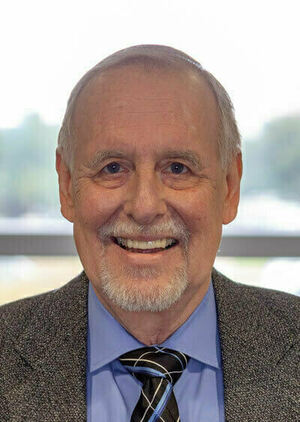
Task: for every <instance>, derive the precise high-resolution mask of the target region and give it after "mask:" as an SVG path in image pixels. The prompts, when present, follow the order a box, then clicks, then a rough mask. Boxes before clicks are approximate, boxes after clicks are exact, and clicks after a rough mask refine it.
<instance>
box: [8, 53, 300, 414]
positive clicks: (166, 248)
mask: <svg viewBox="0 0 300 422" xmlns="http://www.w3.org/2000/svg"><path fill="white" fill-rule="evenodd" d="M56 168H57V172H58V176H59V191H60V201H61V212H62V214H63V215H64V217H65V218H67V219H68V220H69V221H71V222H72V223H73V225H74V238H75V243H76V247H77V250H78V254H79V256H80V259H81V262H82V265H83V268H84V272H83V273H82V274H81V275H80V276H78V277H77V278H75V279H74V280H72V281H71V282H69V283H68V284H66V285H65V286H64V287H62V288H61V289H58V290H55V291H53V292H49V293H47V294H44V295H40V296H37V297H33V298H29V299H25V300H21V301H19V302H16V303H13V304H9V305H6V306H4V307H2V309H1V313H0V316H1V333H2V334H1V337H2V340H1V358H2V361H1V369H0V375H1V385H0V391H1V395H0V419H1V421H14V422H18V421H20V422H21V421H22V422H23V421H30V422H34V421H39V422H40V421H49V422H50V421H51V422H52V421H68V422H71V421H85V420H88V421H89V422H96V421H97V422H100V421H101V422H104V421H107V422H109V421H124V422H125V421H141V422H142V421H144V422H146V421H151V422H152V421H162V422H164V421H165V422H170V421H179V420H181V421H182V422H194V421H205V422H223V421H225V420H226V421H230V422H241V421H243V422H245V421H251V422H253V421H270V422H271V421H275V420H276V421H277V422H280V421H282V422H287V421H291V422H292V421H293V422H294V421H296V420H297V419H298V418H297V416H299V413H298V410H299V408H298V405H297V397H296V385H297V379H296V367H297V360H296V355H297V350H298V349H297V347H296V340H297V333H298V331H297V321H298V317H299V307H298V305H299V303H298V301H297V298H296V297H293V296H290V295H287V294H283V293H278V292H275V291H267V290H263V289H258V288H254V287H248V286H242V285H239V284H235V283H233V282H232V281H230V280H228V279H226V278H225V277H224V276H223V275H221V274H219V273H218V272H217V271H215V270H214V269H213V263H214V260H215V257H216V253H217V250H218V247H219V243H220V239H221V232H222V225H223V224H228V223H230V222H231V221H232V220H233V219H234V218H235V215H236V212H237V207H238V202H239V188H240V179H241V174H242V162H241V153H240V138H239V133H238V130H237V127H236V123H235V119H234V114H233V109H232V105H231V102H230V99H229V97H228V95H227V94H226V91H225V90H224V88H223V87H222V86H221V85H220V83H219V82H218V81H217V80H216V79H215V78H214V77H213V76H212V75H211V74H210V73H208V72H207V71H205V70H204V69H203V68H202V67H201V66H200V64H199V63H197V62H196V61H195V60H193V59H192V58H191V57H189V56H187V55H186V54H184V53H182V52H180V51H178V50H175V49H173V48H169V47H163V46H151V45H150V46H136V47H132V48H128V49H125V50H122V51H120V52H117V53H115V54H113V55H112V56H110V57H108V58H107V59H105V60H103V61H102V62H100V63H99V64H98V65H97V66H95V67H94V68H93V69H91V70H90V71H89V72H88V73H87V74H86V75H85V76H84V77H83V78H82V79H81V80H80V81H79V83H78V84H77V86H76V87H75V88H74V90H73V92H72V94H71V97H70V100H69V103H68V108H67V111H66V115H65V118H64V122H63V125H62V128H61V131H60V135H59V145H58V149H57V161H56Z"/></svg>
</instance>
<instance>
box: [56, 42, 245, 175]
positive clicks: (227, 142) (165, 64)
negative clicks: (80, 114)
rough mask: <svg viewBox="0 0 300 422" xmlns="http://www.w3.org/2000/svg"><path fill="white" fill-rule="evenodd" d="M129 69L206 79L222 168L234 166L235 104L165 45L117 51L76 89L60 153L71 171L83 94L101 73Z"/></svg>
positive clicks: (236, 148) (61, 136)
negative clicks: (162, 70)
mask: <svg viewBox="0 0 300 422" xmlns="http://www.w3.org/2000/svg"><path fill="white" fill-rule="evenodd" d="M127 65H137V66H143V67H144V69H145V70H151V69H153V68H165V69H170V70H174V69H179V70H182V69H183V68H190V69H191V70H193V71H196V73H197V74H198V75H199V76H201V77H203V78H204V80H205V81H206V83H207V84H208V86H209V87H210V89H211V91H212V92H213V94H214V96H215V99H216V102H217V107H218V110H219V122H220V134H219V138H218V147H219V153H220V157H221V164H222V167H223V168H226V167H227V166H228V165H229V164H230V163H231V161H232V159H233V158H234V156H235V155H237V154H238V153H239V152H240V150H241V138H240V134H239V130H238V127H237V124H236V120H235V114H234V108H233V104H232V102H231V100H230V97H229V95H228V93H227V92H226V90H225V88H224V87H223V86H222V85H221V84H220V82H219V81H218V80H217V79H216V78H215V77H214V76H213V75H212V74H211V73H209V72H208V71H207V70H205V69H204V68H203V67H202V66H201V64H200V63H198V62H197V61H196V60H194V59H193V58H192V57H190V56H188V55H187V54H185V53H183V52H182V51H180V50H176V49H174V48H172V47H167V46H163V45H137V46H134V47H129V48H126V49H124V50H120V51H117V52H116V53H114V54H112V55H111V56H108V57H107V58H106V59H104V60H102V61H101V62H99V63H98V64H96V66H94V67H93V68H92V69H90V70H89V71H88V72H87V73H86V74H85V75H84V76H83V77H82V78H81V79H80V80H79V82H78V83H77V84H76V85H75V87H74V88H73V90H72V92H71V95H70V98H69V100H68V105H67V109H66V112H65V116H64V119H63V123H62V126H61V129H60V132H59V135H58V151H59V152H60V154H61V155H62V157H63V160H64V161H65V163H66V164H67V165H68V167H69V168H70V169H72V167H73V153H74V134H73V130H72V126H73V125H72V119H73V115H74V110H75V107H76V104H77V100H78V98H79V96H80V94H81V92H82V91H83V90H84V88H85V87H86V86H87V85H88V84H89V82H90V81H91V80H92V79H94V78H95V77H97V76H98V75H99V74H100V73H101V72H104V71H105V70H109V69H113V68H117V67H121V66H127Z"/></svg>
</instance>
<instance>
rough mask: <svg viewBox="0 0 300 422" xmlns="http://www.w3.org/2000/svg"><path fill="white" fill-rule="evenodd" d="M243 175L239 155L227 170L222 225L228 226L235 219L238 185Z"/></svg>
mask: <svg viewBox="0 0 300 422" xmlns="http://www.w3.org/2000/svg"><path fill="white" fill-rule="evenodd" d="M242 173H243V162H242V154H241V153H239V154H237V155H236V157H235V158H234V159H233V160H232V163H231V164H230V165H229V167H228V169H227V175H226V185H227V195H226V198H225V202H224V210H223V224H229V223H231V221H233V220H234V219H235V217H236V214H237V210H238V205H239V201H240V184H241V178H242Z"/></svg>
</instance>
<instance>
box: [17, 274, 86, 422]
mask: <svg viewBox="0 0 300 422" xmlns="http://www.w3.org/2000/svg"><path fill="white" fill-rule="evenodd" d="M87 291H88V280H87V278H86V276H85V274H84V273H82V274H81V275H80V276H78V277H77V278H75V279H74V280H72V281H71V282H70V283H68V284H67V285H66V286H64V287H62V288H61V289H59V290H56V291H54V292H51V293H49V294H46V295H45V296H44V298H43V297H41V299H40V301H39V306H38V307H37V309H36V314H33V316H32V320H31V321H30V324H28V326H27V327H26V329H25V330H24V331H23V332H22V335H21V337H20V341H18V342H17V344H16V347H15V349H16V350H17V352H18V353H20V356H21V359H22V363H23V368H22V369H23V370H22V371H20V374H19V375H20V376H19V380H20V384H19V385H20V386H22V387H21V391H19V392H16V393H18V394H19V395H20V393H21V394H22V402H21V405H22V406H24V403H25V404H26V401H28V403H30V412H31V413H32V415H31V417H30V421H41V420H43V421H45V422H48V421H49V422H50V421H51V422H53V421H67V420H68V421H78V422H79V421H81V422H83V421H86V355H87V347H86V342H87V341H86V339H87V297H88V295H87ZM48 322H49V323H48ZM22 377H23V380H22ZM21 380H22V381H21ZM16 406H18V401H16ZM25 407H26V405H25ZM35 409H36V410H38V411H37V412H35ZM15 410H16V414H19V412H18V411H17V409H15ZM24 420H27V419H24ZM28 420H29V419H28Z"/></svg>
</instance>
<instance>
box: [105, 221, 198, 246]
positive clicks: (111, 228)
mask: <svg viewBox="0 0 300 422" xmlns="http://www.w3.org/2000/svg"><path fill="white" fill-rule="evenodd" d="M137 234H143V235H145V236H159V235H161V236H162V237H171V238H175V239H180V240H181V241H183V242H184V243H185V244H187V242H188V240H189V238H190V233H189V231H188V229H187V228H186V227H185V225H184V224H183V223H182V222H181V221H175V220H168V221H166V222H160V223H157V224H155V225H153V226H149V225H141V224H134V223H132V222H130V221H128V222H123V221H113V222H108V223H106V224H104V225H103V226H102V227H100V228H99V230H98V235H99V237H100V239H101V240H106V239H108V238H110V237H124V236H127V237H134V236H135V235H137Z"/></svg>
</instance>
